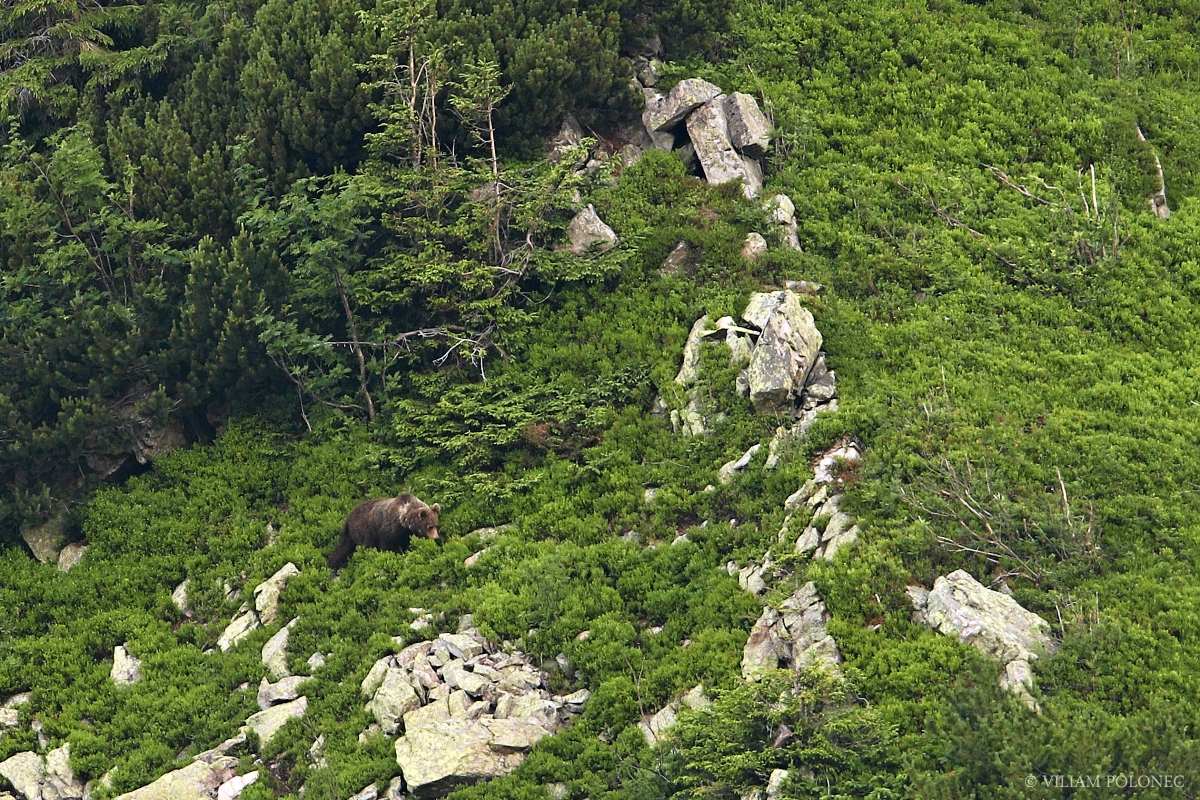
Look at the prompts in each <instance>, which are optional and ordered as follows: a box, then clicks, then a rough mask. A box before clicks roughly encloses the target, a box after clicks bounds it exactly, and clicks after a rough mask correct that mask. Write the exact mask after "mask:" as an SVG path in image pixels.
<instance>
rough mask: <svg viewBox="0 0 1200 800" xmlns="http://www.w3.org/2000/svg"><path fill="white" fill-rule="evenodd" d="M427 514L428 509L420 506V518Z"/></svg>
mask: <svg viewBox="0 0 1200 800" xmlns="http://www.w3.org/2000/svg"><path fill="white" fill-rule="evenodd" d="M428 516H429V509H427V508H422V509H421V519H424V518H426V517H428Z"/></svg>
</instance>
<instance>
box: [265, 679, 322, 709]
mask: <svg viewBox="0 0 1200 800" xmlns="http://www.w3.org/2000/svg"><path fill="white" fill-rule="evenodd" d="M310 680H312V678H310V677H308V676H307V675H289V676H287V677H286V678H282V679H280V680H278V681H276V682H275V683H271V682H270V681H268V680H267V679H266V678H263V679H262V681H260V682H259V684H258V707H259V708H260V709H267V708H270V707H271V706H274V705H278V704H280V703H282V702H285V701H287V700H295V699H296V698H297V697H299V696H300V687H301V686H303V685H304V683H305V682H306V681H310Z"/></svg>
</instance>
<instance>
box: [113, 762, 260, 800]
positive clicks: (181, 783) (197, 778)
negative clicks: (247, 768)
mask: <svg viewBox="0 0 1200 800" xmlns="http://www.w3.org/2000/svg"><path fill="white" fill-rule="evenodd" d="M237 766H238V760H237V759H236V758H234V757H233V756H217V757H215V758H214V759H212V760H211V761H193V762H192V763H190V764H188V765H187V766H186V767H182V768H181V769H177V770H175V771H174V772H168V773H167V774H166V775H163V776H162V777H160V778H159V779H158V780H156V781H154V782H153V783H150V784H147V785H146V786H143V787H142V788H140V789H134V790H133V791H132V792H126V793H125V794H123V795H120V796H119V797H118V798H117V800H213V797H214V796H215V795H216V793H217V791H218V790H219V789H220V788H221V786H222V785H223V784H224V783H225V782H226V781H228V780H229V779H230V778H232V777H234V774H235V773H236V771H237Z"/></svg>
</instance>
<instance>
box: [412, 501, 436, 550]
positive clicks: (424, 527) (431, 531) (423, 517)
mask: <svg viewBox="0 0 1200 800" xmlns="http://www.w3.org/2000/svg"><path fill="white" fill-rule="evenodd" d="M441 513H442V506H441V504H440V503H434V504H433V505H431V506H423V507H422V508H421V510H419V511H418V512H417V533H419V534H420V535H421V536H424V537H425V538H426V539H432V540H433V541H435V542H437V543H438V544H441V536H440V534H438V522H439V518H440V516H441Z"/></svg>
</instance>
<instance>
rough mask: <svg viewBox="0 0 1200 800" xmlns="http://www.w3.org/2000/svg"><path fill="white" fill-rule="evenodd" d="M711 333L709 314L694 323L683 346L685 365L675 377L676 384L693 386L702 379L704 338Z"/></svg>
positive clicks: (683, 364) (680, 366) (680, 367)
mask: <svg viewBox="0 0 1200 800" xmlns="http://www.w3.org/2000/svg"><path fill="white" fill-rule="evenodd" d="M710 333H712V331H711V329H710V328H709V321H708V315H707V314H705V315H704V316H702V317H700V319H698V320H696V321H695V322H693V323H692V329H691V331H689V332H688V337H687V342H685V343H684V345H683V363H682V364H680V365H679V372H678V373H677V374H676V375H675V382H676V383H678V384H679V385H680V386H691V385H692V384H694V383H695V382H696V379H697V378H699V377H700V348H701V347H703V346H704V337H705V336H707V335H708V334H710Z"/></svg>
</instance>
